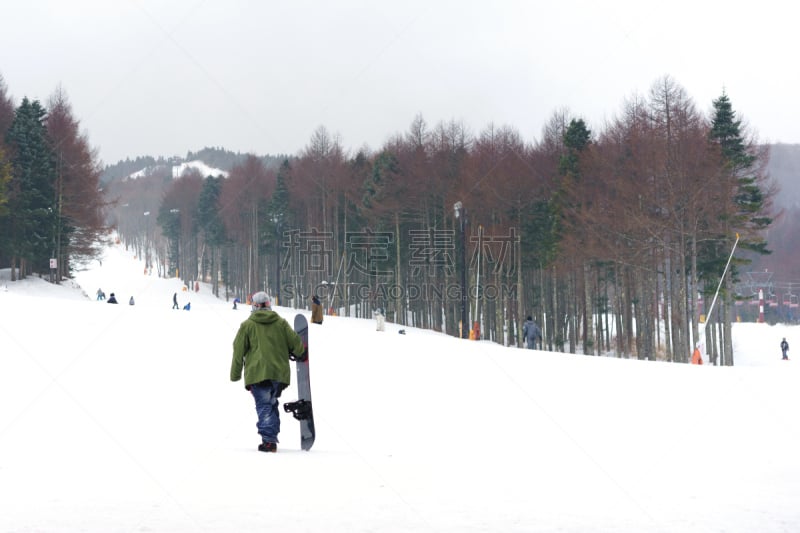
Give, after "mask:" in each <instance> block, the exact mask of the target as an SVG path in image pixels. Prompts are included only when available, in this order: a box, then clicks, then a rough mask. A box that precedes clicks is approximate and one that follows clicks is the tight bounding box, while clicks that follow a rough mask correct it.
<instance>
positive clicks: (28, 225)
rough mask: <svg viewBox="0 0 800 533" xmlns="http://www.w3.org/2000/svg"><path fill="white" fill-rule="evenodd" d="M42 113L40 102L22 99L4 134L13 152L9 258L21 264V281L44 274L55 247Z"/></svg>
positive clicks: (51, 176) (50, 160)
mask: <svg viewBox="0 0 800 533" xmlns="http://www.w3.org/2000/svg"><path fill="white" fill-rule="evenodd" d="M45 115H46V112H45V110H44V108H43V107H42V105H41V104H40V103H39V101H38V100H34V101H30V100H28V98H24V99H23V100H22V103H21V104H20V106H19V107H18V108H17V110H16V113H15V115H14V120H13V122H12V123H11V126H10V127H9V129H8V132H7V133H6V144H7V145H8V147H9V149H10V150H11V153H12V156H11V172H12V179H11V182H10V198H9V208H10V209H11V211H12V212H13V213H14V217H13V219H12V220H11V221H10V223H9V224H8V227H7V228H4V229H8V230H9V231H8V236H9V248H10V254H9V255H11V256H12V257H16V258H18V259H19V260H20V266H21V267H22V269H21V275H22V276H25V275H27V274H29V273H31V272H33V271H38V272H45V271H47V269H48V268H49V258H50V257H51V256H52V253H53V250H54V247H55V244H54V243H55V236H56V231H57V211H56V208H55V207H56V205H55V182H56V172H55V163H54V156H53V151H52V149H51V147H50V143H49V141H48V137H47V130H46V128H45V124H44V120H45Z"/></svg>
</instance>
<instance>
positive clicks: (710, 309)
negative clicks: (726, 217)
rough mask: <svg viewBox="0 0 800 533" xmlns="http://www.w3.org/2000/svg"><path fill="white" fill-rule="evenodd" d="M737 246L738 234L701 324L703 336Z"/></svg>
mask: <svg viewBox="0 0 800 533" xmlns="http://www.w3.org/2000/svg"><path fill="white" fill-rule="evenodd" d="M737 244H739V234H738V233H737V234H736V241H735V242H734V243H733V249H731V255H729V256H728V262H727V263H725V270H723V271H722V277H720V278H719V285H717V292H715V293H714V299H713V300H711V307H709V308H708V313H707V314H706V322H705V324H703V333H704V334H705V331H706V328H707V327H708V321H709V320H711V313H713V312H714V304H715V303H717V296H718V295H719V290H720V289H721V288H722V282H723V281H724V280H725V274H727V273H728V267H729V266H730V265H731V259H733V253H734V252H735V251H736V245H737Z"/></svg>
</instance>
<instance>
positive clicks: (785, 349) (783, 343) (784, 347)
mask: <svg viewBox="0 0 800 533" xmlns="http://www.w3.org/2000/svg"><path fill="white" fill-rule="evenodd" d="M781 353H782V354H783V360H784V361H786V360H788V359H789V343H788V342H786V337H784V338H783V340H782V341H781Z"/></svg>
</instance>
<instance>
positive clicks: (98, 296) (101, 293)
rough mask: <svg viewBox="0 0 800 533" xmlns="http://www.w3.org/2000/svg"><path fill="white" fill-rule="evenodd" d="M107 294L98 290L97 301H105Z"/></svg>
mask: <svg viewBox="0 0 800 533" xmlns="http://www.w3.org/2000/svg"><path fill="white" fill-rule="evenodd" d="M105 299H106V293H104V292H103V289H97V300H98V301H99V300H105Z"/></svg>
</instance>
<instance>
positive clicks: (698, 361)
mask: <svg viewBox="0 0 800 533" xmlns="http://www.w3.org/2000/svg"><path fill="white" fill-rule="evenodd" d="M692 364H693V365H702V364H703V356H702V355H701V354H700V343H699V342H698V343H697V344H695V346H694V352H692Z"/></svg>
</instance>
